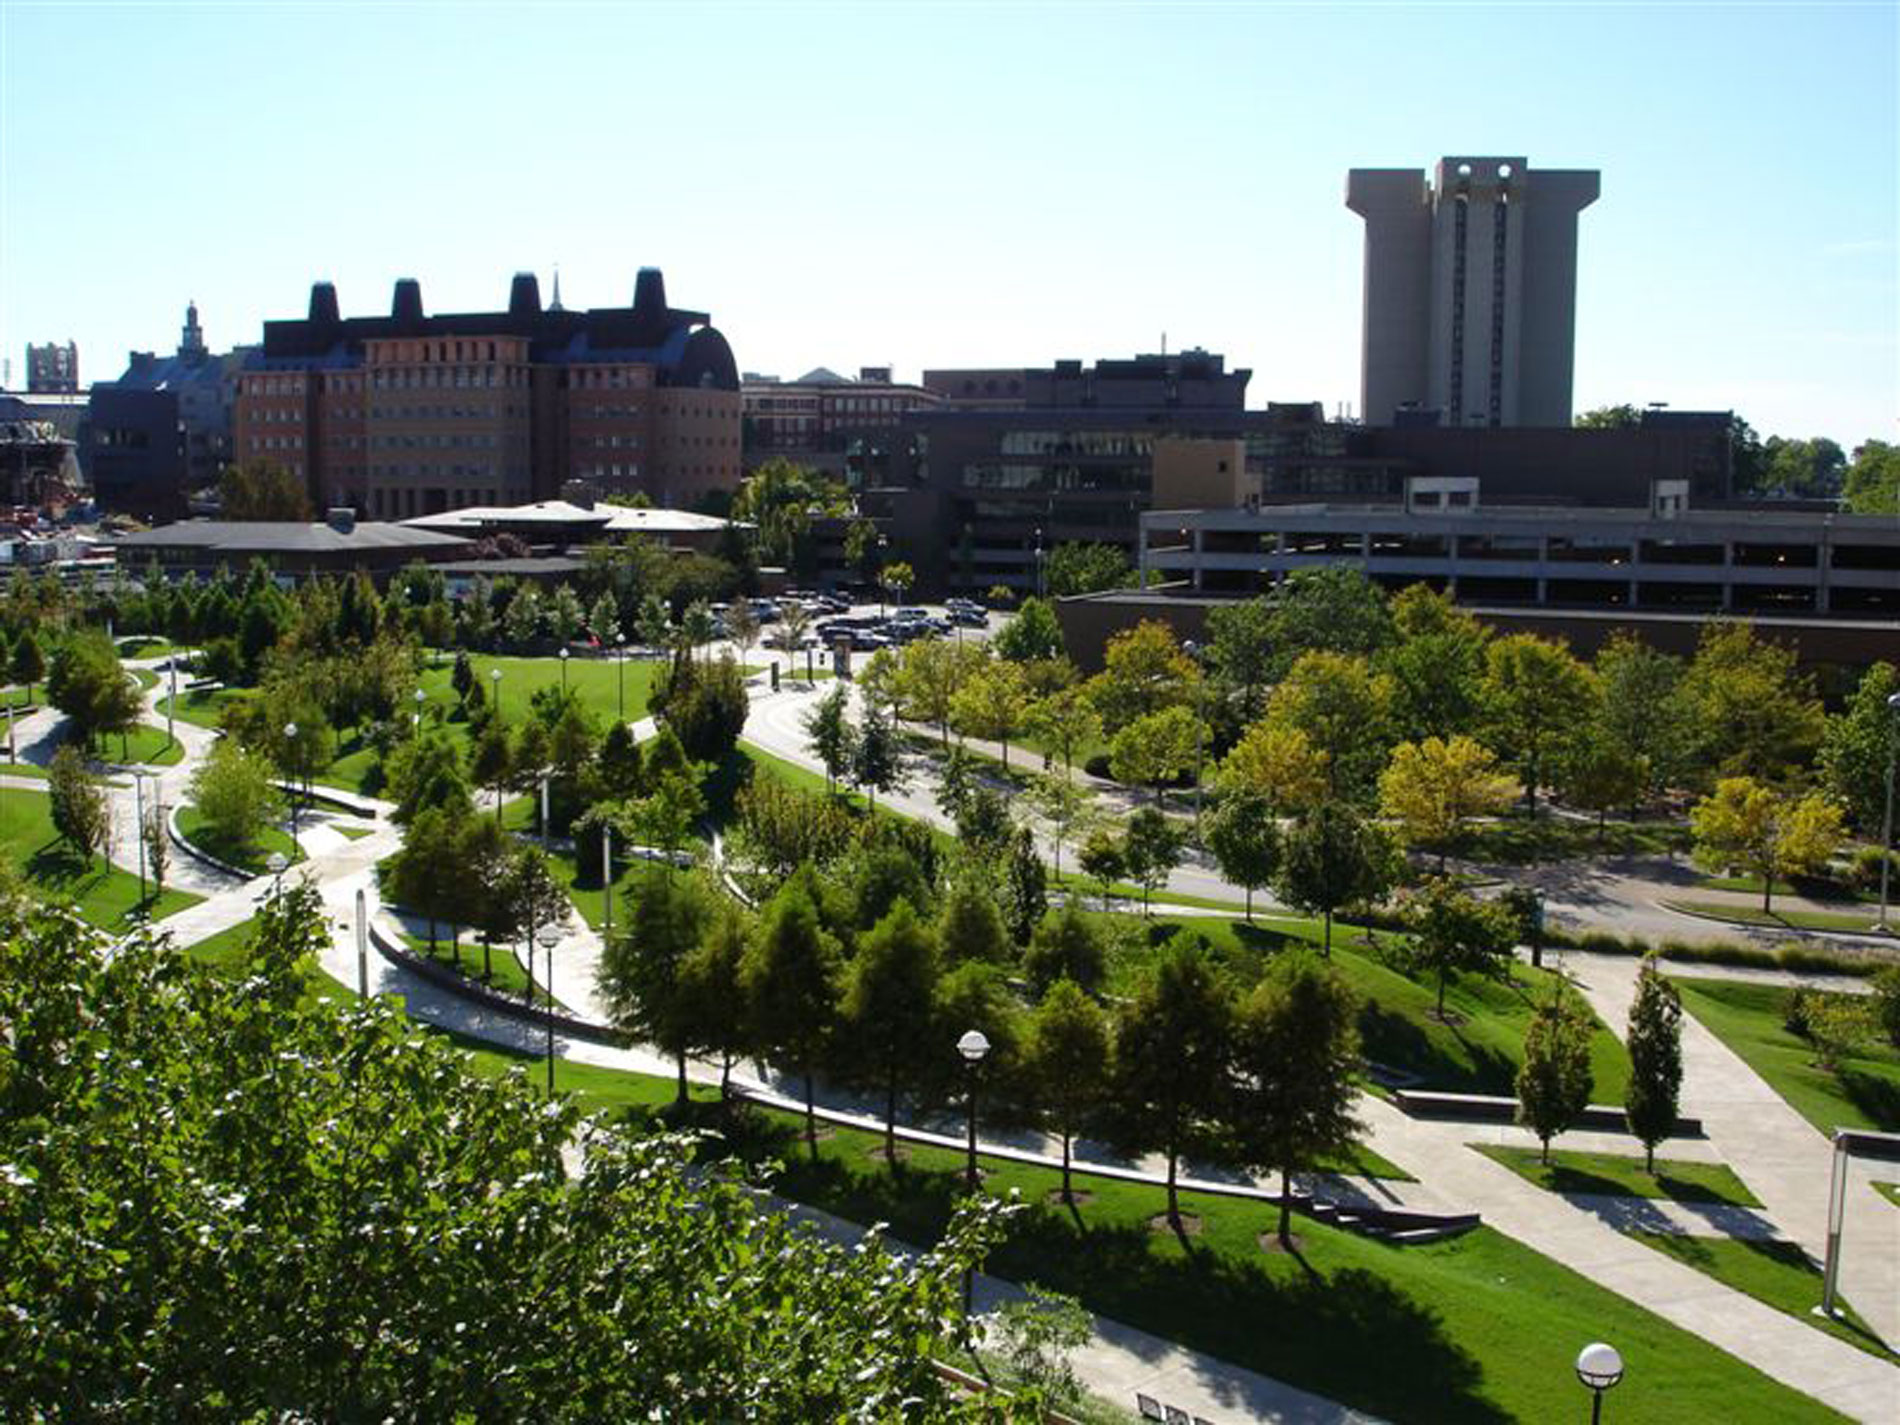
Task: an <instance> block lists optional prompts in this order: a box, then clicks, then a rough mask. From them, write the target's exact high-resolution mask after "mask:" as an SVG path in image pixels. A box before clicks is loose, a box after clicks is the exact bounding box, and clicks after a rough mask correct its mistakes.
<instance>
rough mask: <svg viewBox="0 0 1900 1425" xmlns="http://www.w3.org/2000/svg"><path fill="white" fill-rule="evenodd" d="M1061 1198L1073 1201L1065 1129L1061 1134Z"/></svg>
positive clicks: (1073, 1195) (1067, 1140) (1067, 1135)
mask: <svg viewBox="0 0 1900 1425" xmlns="http://www.w3.org/2000/svg"><path fill="white" fill-rule="evenodd" d="M1062 1200H1063V1201H1064V1202H1067V1203H1073V1202H1074V1201H1075V1194H1074V1193H1073V1192H1071V1191H1070V1190H1069V1133H1068V1131H1067V1130H1066V1129H1065V1130H1064V1131H1063V1134H1062Z"/></svg>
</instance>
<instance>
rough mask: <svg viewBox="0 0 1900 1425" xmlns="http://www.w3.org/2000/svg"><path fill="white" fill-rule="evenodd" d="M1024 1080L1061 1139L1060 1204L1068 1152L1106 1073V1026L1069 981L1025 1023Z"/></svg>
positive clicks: (1067, 1195) (1094, 1106)
mask: <svg viewBox="0 0 1900 1425" xmlns="http://www.w3.org/2000/svg"><path fill="white" fill-rule="evenodd" d="M1028 1058H1029V1079H1030V1083H1031V1084H1032V1086H1033V1088H1034V1101H1035V1102H1036V1103H1037V1104H1038V1105H1040V1107H1041V1110H1042V1114H1041V1116H1042V1119H1043V1121H1044V1122H1045V1123H1046V1124H1047V1125H1048V1126H1049V1127H1050V1128H1052V1129H1053V1130H1055V1132H1056V1134H1057V1136H1058V1137H1060V1138H1061V1139H1062V1200H1063V1201H1064V1202H1069V1203H1072V1202H1073V1201H1074V1200H1075V1198H1074V1194H1073V1193H1072V1192H1071V1191H1070V1187H1069V1162H1070V1149H1071V1145H1072V1144H1073V1143H1074V1141H1075V1136H1076V1135H1077V1134H1078V1133H1081V1132H1083V1131H1084V1130H1085V1129H1086V1128H1087V1127H1088V1124H1089V1122H1090V1120H1091V1119H1092V1118H1093V1116H1094V1115H1095V1113H1096V1112H1097V1111H1098V1110H1099V1109H1100V1107H1101V1104H1102V1097H1103V1092H1104V1089H1105V1087H1106V1081H1107V1078H1108V1067H1109V1061H1110V1060H1109V1038H1108V1021H1107V1019H1106V1018H1105V1017H1104V1016H1103V1014H1102V1011H1101V1010H1100V1009H1098V1008H1097V1007H1096V1005H1095V1002H1094V1001H1093V1000H1091V999H1090V998H1089V997H1088V995H1087V994H1085V993H1083V991H1082V990H1081V988H1079V987H1078V986H1077V985H1076V984H1075V982H1074V981H1072V980H1068V979H1058V980H1057V981H1056V982H1055V983H1054V984H1053V985H1051V986H1050V988H1049V991H1048V993H1047V994H1045V995H1044V996H1043V997H1042V1003H1041V1004H1040V1005H1038V1006H1037V1007H1036V1012H1035V1013H1034V1015H1032V1016H1031V1017H1030V1021H1029V1052H1028Z"/></svg>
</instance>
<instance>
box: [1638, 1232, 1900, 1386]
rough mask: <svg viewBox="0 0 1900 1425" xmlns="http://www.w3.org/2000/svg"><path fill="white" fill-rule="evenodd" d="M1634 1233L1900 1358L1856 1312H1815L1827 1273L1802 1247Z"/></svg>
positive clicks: (1810, 1320) (1822, 1326)
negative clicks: (1832, 1315)
mask: <svg viewBox="0 0 1900 1425" xmlns="http://www.w3.org/2000/svg"><path fill="white" fill-rule="evenodd" d="M1629 1235H1630V1236H1632V1237H1634V1238H1636V1239H1637V1240H1639V1241H1641V1242H1642V1243H1643V1244H1644V1245H1645V1246H1648V1247H1653V1248H1655V1250H1657V1251H1658V1252H1661V1253H1662V1254H1663V1255H1664V1256H1667V1257H1674V1258H1675V1259H1676V1260H1677V1261H1678V1262H1681V1263H1683V1264H1684V1265H1685V1266H1691V1267H1694V1268H1695V1269H1696V1270H1697V1271H1699V1272H1702V1273H1704V1274H1706V1275H1708V1276H1711V1277H1714V1278H1715V1279H1716V1280H1717V1281H1719V1282H1721V1283H1722V1284H1723V1285H1724V1286H1731V1287H1734V1288H1735V1290H1737V1291H1739V1292H1741V1293H1742V1294H1743V1295H1745V1296H1752V1297H1754V1298H1755V1300H1757V1301H1759V1302H1762V1303H1764V1304H1766V1305H1768V1306H1772V1307H1774V1308H1775V1310H1777V1311H1784V1312H1786V1313H1787V1314H1788V1315H1790V1316H1792V1317H1794V1318H1795V1319H1796V1320H1798V1321H1805V1322H1806V1323H1807V1324H1808V1325H1810V1326H1812V1327H1814V1329H1815V1330H1817V1331H1825V1332H1827V1334H1828V1335H1830V1336H1838V1337H1840V1338H1841V1340H1843V1341H1846V1342H1847V1343H1848V1344H1849V1345H1852V1346H1858V1347H1860V1348H1861V1350H1863V1351H1865V1352H1867V1353H1868V1354H1869V1355H1871V1356H1879V1357H1880V1358H1881V1359H1883V1360H1889V1361H1892V1360H1900V1357H1896V1356H1895V1355H1894V1353H1893V1352H1892V1351H1890V1350H1888V1349H1887V1348H1886V1347H1885V1346H1884V1345H1883V1344H1882V1343H1881V1340H1880V1338H1879V1337H1878V1336H1876V1335H1875V1334H1874V1333H1873V1332H1872V1331H1870V1330H1868V1329H1867V1325H1866V1323H1865V1322H1863V1321H1862V1320H1861V1319H1860V1317H1859V1316H1857V1315H1855V1314H1854V1312H1853V1310H1852V1309H1851V1308H1850V1309H1849V1310H1848V1311H1847V1312H1846V1313H1845V1314H1844V1315H1843V1316H1842V1317H1841V1318H1840V1319H1838V1320H1830V1319H1828V1318H1827V1317H1824V1316H1817V1315H1815V1314H1814V1311H1813V1308H1814V1307H1815V1306H1818V1305H1819V1304H1820V1301H1821V1273H1820V1270H1819V1268H1817V1267H1816V1266H1815V1265H1814V1263H1813V1262H1811V1261H1809V1260H1808V1254H1807V1253H1806V1252H1804V1251H1802V1250H1801V1248H1800V1246H1799V1245H1798V1244H1797V1243H1794V1242H1754V1241H1742V1240H1739V1239H1737V1238H1733V1237H1687V1236H1684V1235H1682V1234H1680V1233H1676V1232H1636V1231H1633V1232H1631V1233H1630V1234H1629ZM1841 1301H1842V1298H1840V1297H1836V1298H1835V1302H1836V1304H1837V1305H1839V1304H1840V1303H1841Z"/></svg>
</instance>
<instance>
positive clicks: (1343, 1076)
mask: <svg viewBox="0 0 1900 1425" xmlns="http://www.w3.org/2000/svg"><path fill="white" fill-rule="evenodd" d="M1358 1020H1359V1001H1358V996H1356V995H1355V994H1354V993H1353V992H1352V990H1351V989H1350V988H1349V987H1348V986H1347V985H1346V983H1345V981H1344V980H1342V979H1341V978H1340V976H1339V974H1338V973H1337V972H1336V971H1334V970H1333V969H1331V968H1330V967H1327V966H1323V965H1322V964H1321V963H1320V962H1319V961H1318V960H1317V959H1316V958H1315V957H1314V956H1312V955H1311V954H1309V953H1308V952H1306V951H1304V950H1289V951H1286V952H1284V953H1282V954H1280V955H1278V956H1276V957H1275V959H1274V961H1273V963H1272V965H1271V966H1270V967H1269V969H1268V971H1267V974H1266V977H1265V978H1264V979H1262V980H1261V982H1260V983H1259V985H1257V986H1256V987H1255V988H1254V991H1253V993H1252V994H1251V995H1249V996H1248V998H1247V1000H1246V1002H1245V1004H1244V1005H1243V1006H1242V1008H1241V1011H1240V1014H1239V1024H1238V1029H1237V1031H1236V1034H1235V1058H1234V1069H1235V1099H1234V1102H1233V1105H1232V1108H1231V1116H1232V1120H1233V1130H1234V1137H1235V1140H1236V1142H1237V1143H1238V1144H1239V1145H1240V1150H1241V1153H1242V1156H1243V1157H1244V1158H1245V1160H1246V1162H1247V1164H1248V1165H1249V1166H1250V1167H1253V1168H1255V1169H1258V1170H1260V1171H1273V1170H1276V1169H1277V1170H1278V1172H1279V1174H1280V1226H1279V1233H1280V1241H1281V1242H1282V1243H1284V1244H1286V1245H1289V1246H1290V1245H1291V1243H1292V1235H1291V1230H1290V1229H1291V1221H1292V1212H1293V1174H1295V1173H1297V1172H1306V1171H1309V1170H1311V1169H1312V1168H1313V1167H1314V1166H1315V1165H1316V1164H1318V1163H1319V1162H1320V1161H1322V1160H1323V1159H1326V1158H1329V1157H1336V1156H1340V1155H1343V1154H1345V1153H1348V1152H1350V1151H1351V1149H1352V1146H1353V1140H1354V1138H1355V1137H1356V1136H1357V1134H1358V1133H1359V1132H1360V1129H1361V1126H1362V1125H1361V1124H1360V1123H1359V1121H1358V1119H1356V1118H1355V1117H1354V1116H1353V1105H1354V1102H1355V1100H1356V1099H1357V1096H1358V1087H1357V1084H1356V1082H1355V1079H1356V1076H1357V1074H1358V1073H1359V1070H1360V1068H1361V1063H1360V1058H1359V1024H1358Z"/></svg>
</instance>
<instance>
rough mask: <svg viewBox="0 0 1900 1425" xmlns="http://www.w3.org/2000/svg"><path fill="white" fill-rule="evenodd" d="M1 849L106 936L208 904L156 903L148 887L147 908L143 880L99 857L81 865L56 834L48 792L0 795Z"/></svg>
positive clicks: (173, 895)
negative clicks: (134, 921) (142, 918)
mask: <svg viewBox="0 0 1900 1425" xmlns="http://www.w3.org/2000/svg"><path fill="white" fill-rule="evenodd" d="M0 848H4V852H5V855H6V859H7V861H8V862H9V863H10V864H11V865H13V866H15V867H17V868H18V869H19V870H20V871H21V872H22V873H23V874H24V875H25V877H26V881H27V884H28V885H29V886H30V887H31V888H33V889H34V890H35V891H37V892H38V893H39V894H40V895H42V896H43V897H45V898H46V899H47V900H51V901H58V902H61V903H63V904H70V905H74V906H76V907H77V908H78V910H79V913H80V914H81V915H83V916H84V917H85V918H86V919H87V920H89V921H91V922H92V923H93V924H94V925H97V926H100V927H101V928H103V929H106V930H123V929H125V928H126V927H127V926H128V925H129V924H130V923H131V922H130V919H129V917H130V915H131V913H132V912H133V911H135V910H138V911H143V912H145V913H146V914H148V915H149V916H150V917H151V918H152V919H154V920H159V919H162V918H163V917H165V916H168V915H171V914H173V913H174V912H176V911H181V910H183V909H184V908H185V907H186V906H190V905H196V904H197V903H198V902H199V901H200V900H201V899H202V897H200V896H195V895H193V894H191V892H189V891H180V890H167V891H166V892H165V893H164V894H163V895H161V896H158V897H156V898H153V897H152V896H151V893H150V885H149V883H148V884H147V895H146V899H145V901H144V902H141V901H140V900H139V878H138V876H137V875H135V874H134V873H132V872H130V871H121V870H119V869H117V868H116V867H111V866H108V865H107V864H106V863H105V861H103V860H102V859H101V858H99V857H97V856H95V857H93V858H92V859H91V860H90V861H86V862H81V861H80V859H79V858H78V857H77V856H75V855H74V854H73V852H72V850H71V849H70V848H69V847H67V846H66V845H65V844H64V843H63V842H61V841H60V839H59V836H58V833H56V832H55V831H54V830H53V815H52V799H51V798H50V797H48V796H47V795H46V794H45V793H44V792H29V791H25V790H23V789H20V788H15V787H8V788H7V789H5V790H4V791H0Z"/></svg>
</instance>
